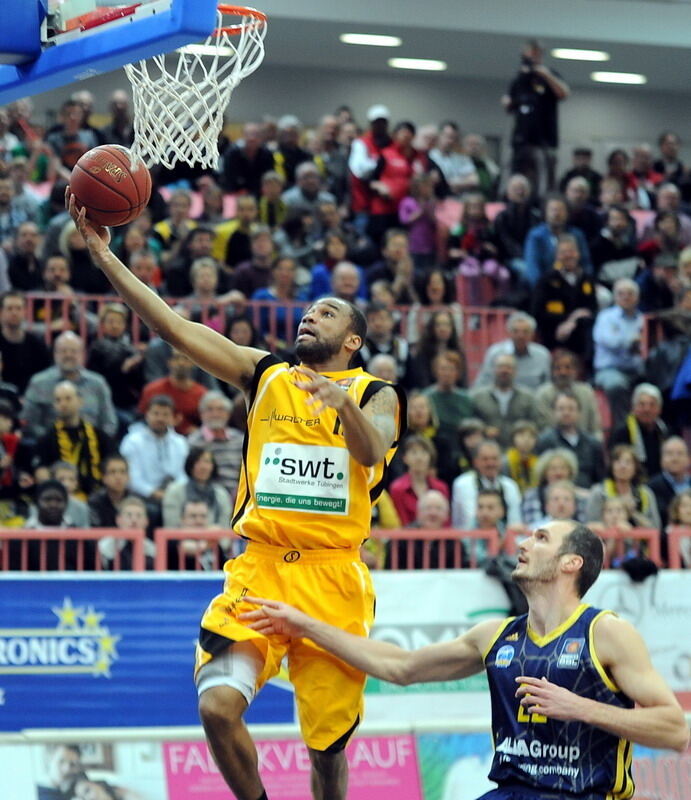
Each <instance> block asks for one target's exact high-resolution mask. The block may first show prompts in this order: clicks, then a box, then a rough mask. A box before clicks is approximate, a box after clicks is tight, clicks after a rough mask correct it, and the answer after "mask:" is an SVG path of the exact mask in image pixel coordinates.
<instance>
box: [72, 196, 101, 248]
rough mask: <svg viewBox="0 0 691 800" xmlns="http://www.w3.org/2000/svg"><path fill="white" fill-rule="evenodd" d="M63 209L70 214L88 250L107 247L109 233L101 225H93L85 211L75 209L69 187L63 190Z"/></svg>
mask: <svg viewBox="0 0 691 800" xmlns="http://www.w3.org/2000/svg"><path fill="white" fill-rule="evenodd" d="M65 208H66V209H67V210H68V211H69V212H70V216H71V217H72V219H73V220H74V224H75V225H76V226H77V230H78V231H79V233H81V235H82V238H83V239H84V241H85V242H86V246H87V247H88V248H89V250H91V249H95V250H104V249H105V248H106V247H108V245H109V244H110V231H109V230H108V228H104V227H103V226H102V225H94V223H93V222H90V221H89V220H88V219H87V218H86V209H85V208H77V202H76V200H75V197H74V195H73V194H72V192H71V191H70V187H69V186H67V187H66V188H65Z"/></svg>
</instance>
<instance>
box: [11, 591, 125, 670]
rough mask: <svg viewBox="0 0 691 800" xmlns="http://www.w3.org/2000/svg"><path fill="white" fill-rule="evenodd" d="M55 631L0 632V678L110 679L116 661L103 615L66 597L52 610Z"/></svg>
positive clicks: (114, 641)
mask: <svg viewBox="0 0 691 800" xmlns="http://www.w3.org/2000/svg"><path fill="white" fill-rule="evenodd" d="M51 612H52V613H53V614H55V616H56V617H57V625H56V626H55V627H54V628H0V675H92V676H93V677H94V678H98V677H105V678H109V677H110V668H111V666H112V664H113V662H114V661H116V660H117V658H118V653H117V650H116V645H117V643H118V641H119V640H120V636H114V635H113V634H112V633H111V632H110V629H109V628H108V627H107V626H106V625H104V624H103V618H104V617H105V614H99V613H98V612H97V611H96V610H95V609H94V607H93V606H91V605H89V606H73V605H72V600H71V599H70V598H69V597H65V598H64V599H63V601H62V605H61V606H53V607H51Z"/></svg>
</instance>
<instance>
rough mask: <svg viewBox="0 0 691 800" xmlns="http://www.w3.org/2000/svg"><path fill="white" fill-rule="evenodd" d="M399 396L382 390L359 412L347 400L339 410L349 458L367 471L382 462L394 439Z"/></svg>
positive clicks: (387, 387) (390, 389) (386, 389)
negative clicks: (349, 454) (350, 456)
mask: <svg viewBox="0 0 691 800" xmlns="http://www.w3.org/2000/svg"><path fill="white" fill-rule="evenodd" d="M397 412H398V396H397V395H396V392H395V390H394V389H393V388H391V387H390V386H385V387H384V388H382V389H380V390H379V391H378V392H376V393H375V394H374V395H373V396H372V397H371V398H370V399H369V400H368V401H367V403H366V404H365V407H364V408H363V409H362V410H361V409H360V408H358V406H357V404H356V403H355V402H354V401H353V400H351V399H350V397H349V402H347V403H345V405H344V406H343V408H342V409H340V410H339V412H338V416H339V417H340V419H341V424H342V425H343V434H344V436H345V440H346V444H347V445H348V449H349V450H350V453H351V455H352V456H353V458H354V459H355V460H356V461H359V462H360V463H361V464H364V465H365V466H366V467H371V466H374V464H377V463H379V462H380V461H382V459H383V458H384V456H385V455H386V453H387V452H388V450H389V448H390V447H391V445H392V444H393V442H394V440H395V438H396V425H397V421H396V418H397Z"/></svg>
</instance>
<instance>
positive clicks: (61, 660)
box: [0, 574, 294, 731]
mask: <svg viewBox="0 0 691 800" xmlns="http://www.w3.org/2000/svg"><path fill="white" fill-rule="evenodd" d="M214 578H215V579H214V580H210V579H209V577H193V578H177V577H175V576H166V577H162V578H155V577H142V578H138V579H133V578H132V577H127V578H118V577H115V576H111V575H106V574H101V575H99V576H98V577H96V576H94V575H90V576H89V577H88V578H52V577H46V578H42V579H35V578H33V579H26V580H25V579H19V578H13V577H3V578H2V580H0V731H18V730H22V729H24V728H100V727H108V728H113V727H123V726H124V727H136V726H144V727H153V726H171V725H198V724H199V715H198V713H197V696H196V690H195V687H194V683H193V678H192V669H193V663H194V661H193V658H194V643H195V640H196V638H197V634H198V631H199V620H200V619H201V614H202V612H203V610H204V608H205V607H206V605H207V603H208V602H209V600H210V599H211V598H212V597H213V596H214V594H216V593H217V592H219V591H220V589H221V586H222V584H221V581H220V580H219V577H218V576H214ZM293 719H294V703H293V694H292V692H291V691H290V690H289V688H288V687H287V685H286V684H285V683H282V684H277V685H269V686H267V687H266V688H265V690H264V691H262V692H261V694H260V695H259V697H258V698H257V700H256V702H255V703H253V704H252V707H251V709H250V711H249V713H248V715H247V720H248V722H292V721H293Z"/></svg>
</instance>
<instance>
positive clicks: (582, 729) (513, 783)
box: [484, 604, 634, 800]
mask: <svg viewBox="0 0 691 800" xmlns="http://www.w3.org/2000/svg"><path fill="white" fill-rule="evenodd" d="M611 613H612V612H611V611H601V610H599V609H596V608H592V607H590V606H588V605H585V604H582V605H580V606H578V608H577V609H576V610H575V611H574V612H573V614H572V615H571V616H570V617H569V619H567V620H566V621H565V622H563V623H562V624H561V625H560V626H559V627H558V628H556V629H555V630H553V631H551V632H550V633H549V634H547V635H546V636H542V637H541V636H538V635H537V634H536V633H535V632H534V631H533V630H531V628H530V627H529V625H528V616H527V614H524V615H523V616H520V617H511V618H509V619H508V620H506V621H505V622H504V623H503V624H502V625H501V626H500V628H499V630H498V631H497V633H496V634H495V635H494V637H493V639H492V641H491V643H490V645H489V647H488V648H487V651H486V653H485V654H484V660H485V667H486V669H487V678H488V681H489V688H490V696H491V700H492V730H493V732H494V749H495V753H494V760H493V761H492V768H491V770H490V773H489V778H490V780H493V781H496V782H497V783H498V784H499V787H500V788H499V790H495V792H490V793H489V794H488V795H487V797H488V798H490V797H491V798H524V797H525V798H535V799H536V800H537V798H573V800H625V799H626V798H630V797H633V792H634V784H633V780H632V778H631V757H632V750H633V745H632V744H631V742H629V741H628V740H626V739H621V738H619V737H618V736H615V735H614V734H611V733H607V732H606V731H603V730H601V729H599V728H595V727H593V726H592V725H585V724H584V723H582V722H578V721H569V722H563V721H560V720H554V719H547V718H546V717H544V716H543V715H541V714H528V712H527V711H526V710H525V708H524V707H522V706H521V705H520V704H519V698H517V697H516V696H515V693H516V689H517V684H516V682H515V679H516V678H517V677H518V676H520V675H526V676H531V677H536V678H542V677H545V678H547V679H548V680H549V681H551V682H552V683H555V684H557V685H559V686H563V687H564V688H566V689H568V690H569V691H572V692H574V693H575V694H577V695H579V696H581V697H588V698H590V699H592V700H596V701H598V702H601V703H606V704H608V705H612V706H616V707H619V708H633V706H634V703H633V701H632V700H631V699H630V698H629V697H627V696H626V695H625V694H623V692H621V691H620V690H619V689H618V687H617V686H616V685H615V684H614V682H613V681H612V678H611V677H610V676H609V675H608V674H607V671H606V670H605V669H604V667H603V666H602V664H601V663H600V661H599V660H598V657H597V653H596V652H595V646H594V632H593V628H594V624H595V622H596V621H597V619H598V618H599V617H601V616H602V615H603V614H611Z"/></svg>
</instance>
